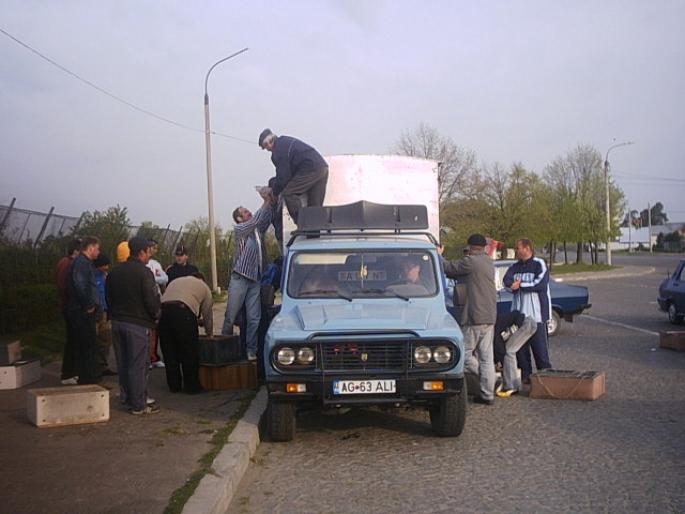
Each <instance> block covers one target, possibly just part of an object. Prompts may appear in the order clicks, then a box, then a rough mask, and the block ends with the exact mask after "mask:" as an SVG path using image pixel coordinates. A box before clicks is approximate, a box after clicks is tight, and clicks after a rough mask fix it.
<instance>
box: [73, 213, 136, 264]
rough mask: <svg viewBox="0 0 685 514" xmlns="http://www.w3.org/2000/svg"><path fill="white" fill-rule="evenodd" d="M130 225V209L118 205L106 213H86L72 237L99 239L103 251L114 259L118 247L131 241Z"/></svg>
mask: <svg viewBox="0 0 685 514" xmlns="http://www.w3.org/2000/svg"><path fill="white" fill-rule="evenodd" d="M130 224H131V222H130V220H129V219H128V209H127V208H126V207H121V206H120V205H118V204H117V205H116V206H115V207H110V208H108V209H107V210H106V211H104V212H101V211H93V212H88V211H86V212H84V213H83V217H82V219H81V224H80V225H79V226H78V228H76V230H75V231H73V234H72V235H73V236H74V237H84V236H95V237H97V238H98V239H100V248H101V251H102V252H103V253H106V254H107V255H109V256H110V257H111V258H114V253H115V251H116V247H117V245H118V244H119V243H120V242H122V241H126V240H128V239H129V235H130Z"/></svg>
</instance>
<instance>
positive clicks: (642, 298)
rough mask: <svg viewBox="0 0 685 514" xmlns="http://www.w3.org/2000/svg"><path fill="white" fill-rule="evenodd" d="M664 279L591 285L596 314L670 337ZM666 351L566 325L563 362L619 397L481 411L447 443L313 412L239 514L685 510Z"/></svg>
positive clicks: (620, 331)
mask: <svg viewBox="0 0 685 514" xmlns="http://www.w3.org/2000/svg"><path fill="white" fill-rule="evenodd" d="M661 278H662V277H661V275H660V274H659V275H658V274H652V275H647V276H642V277H635V279H623V280H621V282H618V283H613V282H607V281H597V282H596V283H593V284H591V285H590V290H591V301H592V302H593V304H594V305H595V306H594V307H593V309H592V315H593V316H594V317H597V318H603V319H607V320H609V321H611V320H614V321H620V322H623V323H626V324H628V323H630V324H632V325H634V326H637V327H640V326H647V327H648V329H649V330H654V331H656V330H659V329H668V328H671V327H670V326H669V325H668V322H667V321H666V319H665V314H664V313H659V312H658V311H657V310H656V307H655V306H654V305H653V304H652V303H651V302H653V301H654V298H655V295H656V285H657V284H658V282H659V281H660V280H661ZM569 282H571V283H572V281H569ZM657 345H658V338H657V337H656V336H655V335H650V334H649V333H645V332H638V331H634V330H631V329H630V328H625V327H618V326H611V325H607V324H604V323H600V322H598V321H596V320H593V319H589V318H584V317H580V318H578V319H577V320H576V322H574V323H567V324H564V325H563V331H562V334H561V335H559V336H557V337H555V338H553V339H552V340H551V343H550V346H551V357H552V362H553V364H554V365H555V367H557V368H559V369H593V370H603V371H605V372H606V374H607V394H606V395H605V396H604V397H602V398H600V399H599V400H597V401H595V402H578V401H560V400H533V399H530V398H528V397H527V396H526V395H520V396H518V397H512V398H510V399H497V400H496V403H495V405H494V406H493V407H488V406H481V405H474V404H471V403H470V404H469V411H468V417H467V421H466V429H465V431H464V433H463V434H462V436H461V437H459V438H456V439H441V438H437V437H434V436H433V434H432V432H431V431H430V426H429V424H428V416H427V414H426V413H424V412H421V411H408V410H397V411H386V412H384V411H381V410H374V409H369V410H358V411H351V412H349V413H348V414H345V415H337V416H328V415H323V414H321V413H316V412H309V413H301V414H300V415H299V416H298V429H297V434H296V438H295V440H294V441H293V442H292V443H285V444H283V443H278V444H277V443H271V442H268V441H267V442H264V443H262V445H261V446H260V448H259V450H258V452H257V454H256V455H255V458H254V459H253V463H252V465H251V467H250V469H249V471H248V473H247V474H246V476H245V478H244V480H243V481H242V483H241V485H240V487H239V489H238V492H237V493H236V495H235V497H234V501H233V503H232V505H231V507H230V509H229V512H230V513H232V514H242V513H259V512H283V513H290V512H292V513H295V512H297V513H306V512H312V513H326V512H335V513H359V512H597V511H600V512H659V513H664V512H684V511H685V438H684V437H683V434H684V431H683V426H684V425H685V401H684V400H683V391H685V373H684V372H683V371H684V370H685V353H676V352H672V351H668V350H660V349H658V348H656V347H657Z"/></svg>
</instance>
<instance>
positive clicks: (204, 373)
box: [200, 362, 257, 391]
mask: <svg viewBox="0 0 685 514" xmlns="http://www.w3.org/2000/svg"><path fill="white" fill-rule="evenodd" d="M200 384H201V385H202V387H204V388H205V389H208V390H210V391H226V390H230V389H256V388H257V364H256V363H255V362H236V363H234V364H227V365H225V366H200Z"/></svg>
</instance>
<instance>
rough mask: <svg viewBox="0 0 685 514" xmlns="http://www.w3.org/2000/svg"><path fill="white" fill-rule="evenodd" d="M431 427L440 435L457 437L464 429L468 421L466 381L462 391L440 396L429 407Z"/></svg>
mask: <svg viewBox="0 0 685 514" xmlns="http://www.w3.org/2000/svg"><path fill="white" fill-rule="evenodd" d="M429 413H430V419H431V427H432V428H433V431H434V432H435V433H436V434H437V435H439V436H440V437H457V436H458V435H459V434H461V433H462V431H463V430H464V423H465V421H466V381H464V388H463V389H462V391H461V393H459V394H457V395H455V396H449V397H447V398H440V399H439V400H438V402H437V403H436V405H435V406H433V407H431V408H430V409H429Z"/></svg>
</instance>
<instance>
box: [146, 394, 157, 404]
mask: <svg viewBox="0 0 685 514" xmlns="http://www.w3.org/2000/svg"><path fill="white" fill-rule="evenodd" d="M145 403H147V404H148V405H154V404H155V403H157V400H155V399H154V398H150V397H149V396H148V397H147V400H145Z"/></svg>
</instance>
